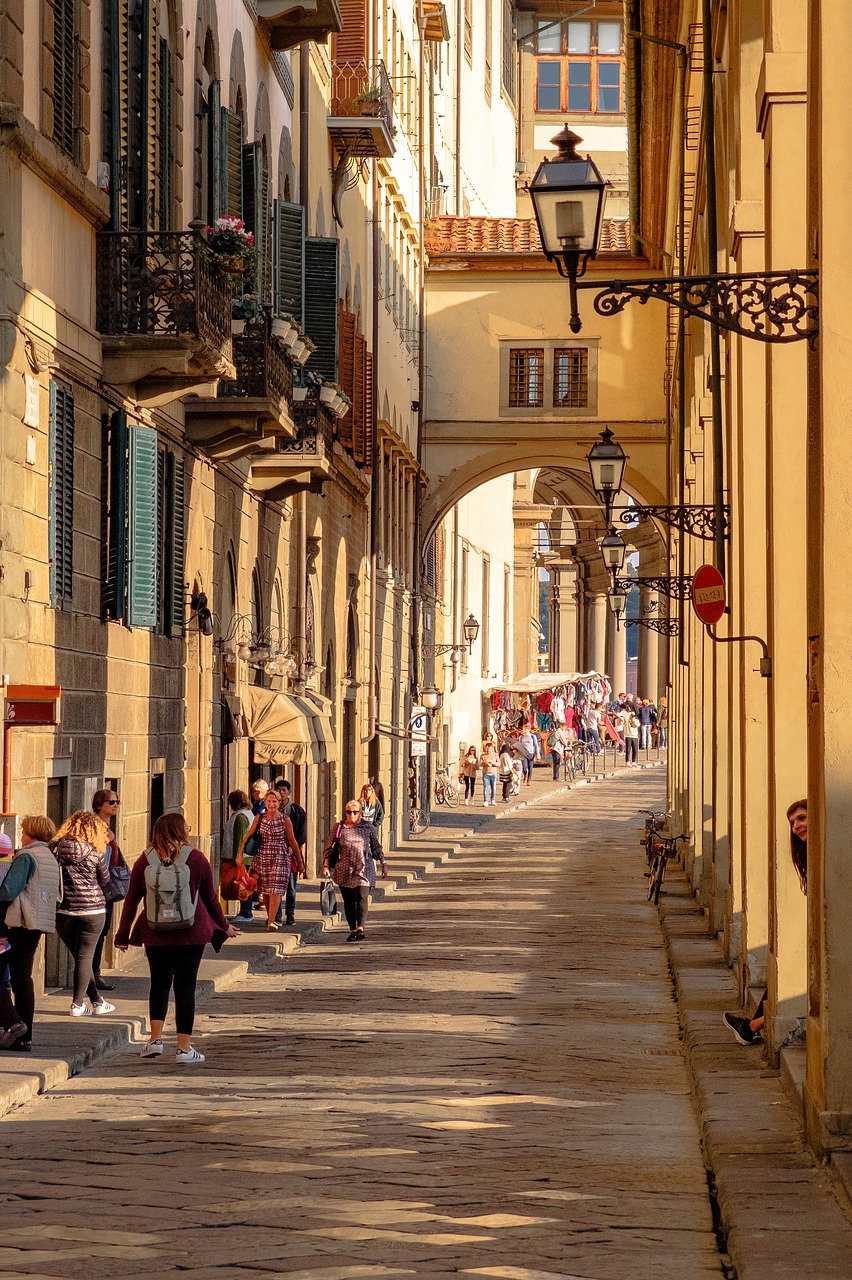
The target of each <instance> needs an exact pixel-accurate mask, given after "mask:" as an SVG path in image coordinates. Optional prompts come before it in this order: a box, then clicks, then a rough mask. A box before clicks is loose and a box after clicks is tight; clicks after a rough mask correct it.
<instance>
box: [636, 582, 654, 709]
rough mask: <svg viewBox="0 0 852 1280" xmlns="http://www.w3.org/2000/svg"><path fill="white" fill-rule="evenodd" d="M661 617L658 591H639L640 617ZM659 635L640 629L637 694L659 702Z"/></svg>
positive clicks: (648, 628) (647, 589) (646, 588)
mask: <svg viewBox="0 0 852 1280" xmlns="http://www.w3.org/2000/svg"><path fill="white" fill-rule="evenodd" d="M659 616H660V601H659V597H658V595H657V593H656V591H651V590H650V589H649V588H648V587H641V588H640V590H639V617H640V618H657V617H659ZM659 640H660V637H659V633H658V632H656V631H652V630H651V628H650V627H640V628H639V663H638V667H637V672H636V692H637V693H638V694H639V697H640V698H650V699H651V701H652V702H656V700H657V664H658V661H659V659H658V651H659V647H660V645H659Z"/></svg>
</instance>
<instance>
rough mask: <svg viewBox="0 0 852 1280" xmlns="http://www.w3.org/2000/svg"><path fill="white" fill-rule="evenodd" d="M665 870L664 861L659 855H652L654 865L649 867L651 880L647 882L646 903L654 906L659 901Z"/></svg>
mask: <svg viewBox="0 0 852 1280" xmlns="http://www.w3.org/2000/svg"><path fill="white" fill-rule="evenodd" d="M665 869H666V860H665V858H664V857H663V855H662V854H661V853H657V854H655V855H654V865H653V866H652V867H651V878H650V880H649V881H648V901H649V902H653V903H654V904H656V903H658V902H659V900H660V888H661V886H662V883H663V874H664V872H665Z"/></svg>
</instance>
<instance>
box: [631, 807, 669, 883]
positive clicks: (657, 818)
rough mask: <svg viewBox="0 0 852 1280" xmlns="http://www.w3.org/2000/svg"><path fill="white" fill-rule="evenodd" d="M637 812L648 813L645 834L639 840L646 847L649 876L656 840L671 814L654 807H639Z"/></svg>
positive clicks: (646, 873)
mask: <svg viewBox="0 0 852 1280" xmlns="http://www.w3.org/2000/svg"><path fill="white" fill-rule="evenodd" d="M637 812H639V813H644V814H647V817H646V818H645V834H644V836H643V837H642V839H641V840H640V841H639V843H640V844H641V845H642V846H643V847H644V849H645V862H646V864H647V870H646V871H645V875H646V876H647V875H649V874H650V871H651V864H652V863H653V861H654V840H655V838H656V836H657V834H658V833H659V832H660V831H662V829H663V827H664V826H665V825H666V822H667V821H668V816H669V815H668V814H667V813H663V812H660V811H658V810H654V809H639V810H638V811H637Z"/></svg>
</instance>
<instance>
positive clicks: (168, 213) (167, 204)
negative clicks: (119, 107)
mask: <svg viewBox="0 0 852 1280" xmlns="http://www.w3.org/2000/svg"><path fill="white" fill-rule="evenodd" d="M157 81H158V97H157V109H156V110H152V112H151V115H152V117H154V118H155V119H156V121H157V132H158V139H157V165H156V169H155V170H154V174H155V190H154V199H153V201H152V204H153V218H152V220H151V226H152V227H153V228H155V229H156V230H158V231H172V230H174V227H173V226H172V223H173V221H174V207H175V200H174V167H175V121H174V93H175V86H174V66H173V59H172V51H171V49H170V48H169V44H168V41H167V40H164V39H163V38H162V36H161V37H160V38H159V41H158V59H157Z"/></svg>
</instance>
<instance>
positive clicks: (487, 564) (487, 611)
mask: <svg viewBox="0 0 852 1280" xmlns="http://www.w3.org/2000/svg"><path fill="white" fill-rule="evenodd" d="M490 637H491V561H490V560H489V559H488V557H487V556H483V559H482V629H481V631H480V633H479V644H480V649H481V656H482V668H481V669H482V675H483V677H485V678H486V679H487V678H488V665H489V662H490V660H491V657H490V653H489V648H490V645H489V640H490Z"/></svg>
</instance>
